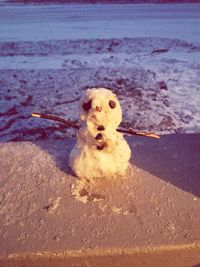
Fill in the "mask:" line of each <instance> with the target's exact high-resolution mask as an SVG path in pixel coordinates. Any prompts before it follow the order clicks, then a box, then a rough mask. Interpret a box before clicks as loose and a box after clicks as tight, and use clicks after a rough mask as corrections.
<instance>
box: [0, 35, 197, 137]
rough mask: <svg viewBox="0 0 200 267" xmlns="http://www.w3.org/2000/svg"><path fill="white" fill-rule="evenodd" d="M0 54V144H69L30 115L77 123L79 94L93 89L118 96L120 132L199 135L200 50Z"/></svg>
mask: <svg viewBox="0 0 200 267" xmlns="http://www.w3.org/2000/svg"><path fill="white" fill-rule="evenodd" d="M0 54H1V56H2V59H3V60H2V61H1V63H0V66H1V70H0V81H1V84H0V122H1V126H0V127H1V129H0V139H1V140H2V141H9V140H39V139H45V138H51V139H58V138H65V136H66V135H68V134H69V135H70V136H75V132H74V131H72V130H68V131H67V130H66V127H65V126H63V125H61V124H56V123H52V122H49V121H48V122H47V121H44V120H42V119H36V118H31V117H30V115H31V113H32V112H33V111H34V112H41V113H48V114H54V115H58V116H61V117H63V118H67V119H70V120H73V121H77V120H78V103H79V100H80V97H81V94H82V91H83V90H85V89H86V88H91V87H106V88H110V89H112V90H113V92H114V93H116V95H117V97H118V98H119V100H120V103H121V105H122V110H123V122H122V126H125V127H128V126H131V127H133V128H135V129H136V130H143V131H155V132H158V133H161V134H166V133H169V132H171V133H173V132H198V131H199V129H200V108H199V107H200V86H199V85H200V45H199V44H195V45H194V44H192V43H189V42H185V41H179V40H174V39H163V38H136V39H127V38H126V39H111V40H79V41H44V42H12V43H1V44H0ZM13 55H14V56H13ZM16 55H17V56H16Z"/></svg>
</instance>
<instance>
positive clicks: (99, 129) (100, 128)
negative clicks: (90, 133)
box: [97, 125, 105, 131]
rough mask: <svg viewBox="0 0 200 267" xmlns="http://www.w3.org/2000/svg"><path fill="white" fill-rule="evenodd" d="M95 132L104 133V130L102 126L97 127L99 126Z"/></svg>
mask: <svg viewBox="0 0 200 267" xmlns="http://www.w3.org/2000/svg"><path fill="white" fill-rule="evenodd" d="M97 130H98V131H104V130H105V128H104V126H103V125H99V126H98V127H97Z"/></svg>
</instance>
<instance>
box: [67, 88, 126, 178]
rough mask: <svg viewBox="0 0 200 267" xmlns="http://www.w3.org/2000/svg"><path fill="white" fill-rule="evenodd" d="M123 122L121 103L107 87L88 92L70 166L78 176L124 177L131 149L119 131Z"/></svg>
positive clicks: (82, 101)
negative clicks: (118, 128)
mask: <svg viewBox="0 0 200 267" xmlns="http://www.w3.org/2000/svg"><path fill="white" fill-rule="evenodd" d="M121 120H122V110H121V106H120V103H119V101H118V99H117V97H116V95H115V94H113V93H112V91H110V90H108V89H105V88H92V89H87V90H86V92H85V94H84V96H83V97H82V98H81V101H80V129H79V130H78V132H77V142H76V145H75V146H74V148H73V149H72V151H71V153H70V157H69V163H70V166H71V168H72V170H73V172H74V173H75V174H76V175H77V176H78V177H85V178H91V177H109V176H115V175H125V172H126V169H127V167H128V164H129V159H130V156H131V150H130V148H129V145H128V144H127V142H126V140H125V139H124V137H123V135H122V134H121V133H119V132H117V130H116V129H117V127H118V126H119V124H120V122H121Z"/></svg>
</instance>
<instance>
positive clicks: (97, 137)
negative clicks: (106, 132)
mask: <svg viewBox="0 0 200 267" xmlns="http://www.w3.org/2000/svg"><path fill="white" fill-rule="evenodd" d="M102 138H103V135H102V134H101V133H98V134H97V135H96V137H95V139H96V140H101V139H102Z"/></svg>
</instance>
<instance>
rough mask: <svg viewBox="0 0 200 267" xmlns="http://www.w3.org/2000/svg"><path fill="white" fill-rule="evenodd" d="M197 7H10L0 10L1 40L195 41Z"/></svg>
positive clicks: (199, 35)
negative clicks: (169, 39)
mask: <svg viewBox="0 0 200 267" xmlns="http://www.w3.org/2000/svg"><path fill="white" fill-rule="evenodd" d="M199 12H200V4H182V5H181V4H173V5H167V4H165V5H162V4H161V5H155V4H139V5H131V4H129V5H112V4H111V5H100V4H99V5H89V4H88V5H26V6H24V5H13V6H12V5H11V6H2V7H1V9H0V39H1V40H2V41H8V40H9V41H12V40H15V41H16V40H17V41H25V40H30V41H36V40H51V39H58V40H59V39H91V38H93V39H96V38H101V39H105V38H107V39H108V38H109V39H110V38H124V37H130V38H131V37H132V38H135V37H144V36H145V37H165V38H178V39H183V40H188V38H189V40H190V41H199V39H200V27H198V26H197V25H198V24H199V23H200V16H199Z"/></svg>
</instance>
